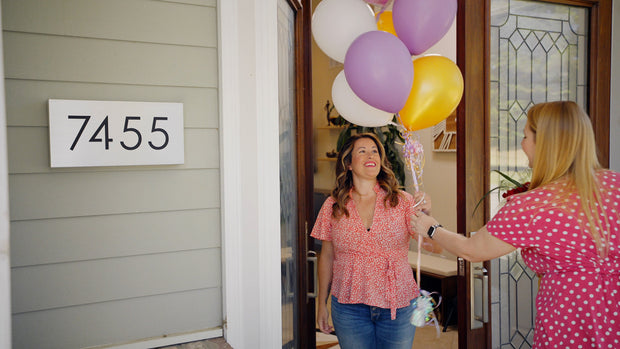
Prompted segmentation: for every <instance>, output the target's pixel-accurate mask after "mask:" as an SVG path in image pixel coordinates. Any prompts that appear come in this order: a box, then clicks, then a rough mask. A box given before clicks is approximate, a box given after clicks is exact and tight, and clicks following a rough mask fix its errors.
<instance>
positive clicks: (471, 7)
mask: <svg viewBox="0 0 620 349" xmlns="http://www.w3.org/2000/svg"><path fill="white" fill-rule="evenodd" d="M489 1H490V0H484V1H470V0H459V1H458V10H457V19H456V23H457V39H456V42H457V45H456V46H457V50H456V51H457V65H458V67H459V68H460V70H461V73H462V74H463V79H464V83H465V87H464V94H463V98H462V99H461V103H460V104H459V106H458V107H457V117H456V119H457V135H458V136H457V147H456V153H457V156H456V158H457V176H456V178H457V230H458V231H459V232H460V233H461V234H464V235H469V232H471V231H476V230H478V228H479V227H481V226H482V225H484V223H485V221H486V218H487V217H486V212H487V210H477V211H476V214H475V215H474V216H472V215H471V214H470V213H469V212H474V207H475V206H476V204H477V202H478V200H479V199H480V198H481V197H482V196H483V195H484V192H485V191H486V189H485V188H487V187H488V184H487V181H488V177H487V176H484V175H483V176H480V175H479V171H480V170H481V169H482V170H483V171H485V172H488V168H489V163H488V157H487V156H486V154H487V152H488V146H489V140H488V138H489V137H488V127H487V126H486V125H488V122H487V118H488V115H489V108H490V107H489V85H488V80H489V42H490V41H489V39H488V38H489V24H490V12H489V4H490V3H489ZM472 116H474V117H472ZM470 277H471V275H470V263H469V262H467V261H464V262H459V276H458V280H457V283H458V287H459V289H460V290H461V292H459V293H458V300H457V304H459V306H458V307H459V311H458V323H459V334H458V338H459V340H458V341H459V348H484V345H485V344H484V343H485V342H486V337H487V336H486V330H487V326H488V324H485V325H483V327H482V329H478V330H470V328H471V316H470V314H471V288H470V286H469V285H470V283H469V280H470ZM463 329H466V330H463ZM487 347H490V343H489V345H487Z"/></svg>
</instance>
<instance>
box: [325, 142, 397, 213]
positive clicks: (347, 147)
mask: <svg viewBox="0 0 620 349" xmlns="http://www.w3.org/2000/svg"><path fill="white" fill-rule="evenodd" d="M362 138H368V139H371V140H372V141H373V142H374V143H375V145H376V146H377V150H379V157H380V159H381V169H380V170H379V174H378V175H377V183H379V186H380V187H381V188H383V189H384V190H385V191H386V192H387V194H386V196H385V199H384V201H383V203H384V205H386V207H387V203H388V201H389V203H390V206H392V207H395V206H396V205H398V196H399V195H400V190H399V187H398V180H397V179H396V176H395V175H394V172H393V171H392V168H391V165H390V163H389V162H388V161H387V156H386V155H385V149H384V148H383V144H381V142H380V141H379V138H377V136H376V135H374V134H373V133H358V134H355V135H353V136H351V137H349V138H348V139H347V140H346V141H345V143H344V144H343V146H342V150H340V153H338V159H337V160H336V187H335V188H334V189H333V190H332V193H331V196H332V197H333V198H334V199H335V200H336V202H334V204H333V206H332V216H333V217H334V218H338V217H340V216H341V215H342V214H344V215H345V216H347V217H349V211H348V210H347V208H346V205H347V202H349V200H350V197H349V192H350V191H351V188H353V173H352V171H349V165H351V159H352V154H351V153H352V152H353V148H354V147H355V142H357V141H358V140H359V139H362Z"/></svg>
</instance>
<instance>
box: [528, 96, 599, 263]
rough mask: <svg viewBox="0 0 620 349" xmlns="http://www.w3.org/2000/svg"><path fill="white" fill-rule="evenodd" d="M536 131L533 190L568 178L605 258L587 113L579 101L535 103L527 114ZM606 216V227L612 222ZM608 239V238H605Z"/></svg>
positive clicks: (529, 125) (597, 184) (595, 168)
mask: <svg viewBox="0 0 620 349" xmlns="http://www.w3.org/2000/svg"><path fill="white" fill-rule="evenodd" d="M526 127H529V128H530V129H531V130H532V132H533V133H534V142H535V150H534V159H533V164H532V179H531V184H530V188H529V189H530V190H532V189H535V188H537V187H541V186H544V185H546V184H549V183H551V182H554V181H558V180H565V181H566V183H567V184H568V186H569V192H576V193H577V194H578V195H579V197H580V201H581V209H582V211H583V213H584V214H585V216H586V218H587V220H588V223H589V229H586V230H589V232H590V235H592V238H593V239H594V242H595V243H596V246H597V248H598V250H599V255H600V256H601V257H604V256H606V255H607V251H608V249H609V243H608V240H609V234H607V237H604V236H603V232H604V228H603V222H601V220H600V219H599V217H600V216H601V215H600V213H601V210H602V207H603V205H602V199H601V192H600V188H599V183H598V180H597V178H596V172H597V171H598V170H600V169H601V165H600V163H599V161H598V157H597V151H596V143H595V139H594V131H593V130H592V124H591V122H590V119H589V118H588V115H587V114H586V113H585V112H584V111H583V109H581V107H580V106H579V105H577V103H575V102H572V101H558V102H548V103H541V104H536V105H534V106H533V107H532V108H530V110H529V111H528V113H527V126H526ZM603 216H604V217H605V221H606V224H605V225H606V226H607V228H608V229H609V227H610V226H609V222H608V220H607V217H606V216H605V215H603ZM604 240H605V241H604Z"/></svg>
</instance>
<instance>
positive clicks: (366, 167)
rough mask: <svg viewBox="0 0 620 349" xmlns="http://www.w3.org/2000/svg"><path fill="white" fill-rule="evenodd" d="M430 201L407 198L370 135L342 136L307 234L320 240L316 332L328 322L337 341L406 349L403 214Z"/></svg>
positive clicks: (408, 278) (408, 233) (408, 279)
mask: <svg viewBox="0 0 620 349" xmlns="http://www.w3.org/2000/svg"><path fill="white" fill-rule="evenodd" d="M416 206H417V208H416ZM430 208H431V203H430V200H425V199H424V193H422V192H418V193H416V196H415V197H414V196H413V195H411V194H409V193H406V192H404V191H401V190H400V189H399V186H398V181H397V180H396V178H395V176H394V173H393V172H392V170H391V169H390V167H389V163H388V162H387V160H386V154H385V150H384V148H383V146H382V145H381V142H380V141H379V139H378V138H377V136H376V135H374V134H372V133H361V134H355V135H353V136H351V137H350V138H349V139H347V140H346V141H345V143H344V144H343V146H342V150H341V151H340V153H339V155H338V159H337V161H336V187H335V188H334V189H333V190H332V192H331V195H330V197H328V198H327V199H326V200H325V202H324V203H323V206H322V207H321V210H320V212H319V214H318V217H317V220H316V223H315V226H314V228H313V230H312V234H311V236H312V237H314V238H316V239H319V240H322V241H323V242H322V248H321V254H320V256H319V270H318V275H319V300H318V302H319V304H318V314H317V318H318V325H319V328H320V330H321V331H322V332H324V333H331V332H332V331H333V330H334V329H335V330H336V334H337V336H338V343H339V345H340V347H341V348H344V349H346V348H367V347H375V344H376V345H377V346H379V347H386V346H387V347H390V348H403V349H404V348H406V349H410V348H411V346H412V343H413V336H414V334H415V327H414V326H413V325H412V324H411V323H410V318H411V315H412V311H413V307H412V306H411V301H412V300H413V299H414V298H415V297H417V295H418V287H417V285H416V283H415V281H414V279H413V274H412V272H411V268H410V266H409V260H408V251H409V241H410V239H411V238H412V236H414V232H413V230H412V229H411V225H410V217H411V215H412V214H413V213H414V211H415V210H425V211H426V212H430ZM386 288H387V291H386ZM330 293H331V295H332V296H331V309H332V311H333V312H332V320H333V324H334V326H333V327H332V326H331V325H330V323H329V311H328V300H329V299H330V298H329V295H330ZM371 312H372V317H371Z"/></svg>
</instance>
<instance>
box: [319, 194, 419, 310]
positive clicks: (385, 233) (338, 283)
mask: <svg viewBox="0 0 620 349" xmlns="http://www.w3.org/2000/svg"><path fill="white" fill-rule="evenodd" d="M374 190H375V192H376V193H377V199H376V203H375V212H374V216H373V220H372V226H371V228H370V230H366V228H365V226H364V223H363V222H362V219H361V217H360V215H359V213H358V211H357V207H356V204H355V201H354V200H353V199H351V200H349V202H348V203H347V206H346V207H347V210H348V211H349V217H347V216H345V215H342V216H340V217H339V218H337V219H336V218H333V217H332V205H333V204H334V202H335V200H334V198H333V197H331V196H330V197H329V198H327V199H326V200H325V202H324V203H323V206H322V207H321V211H320V212H319V215H318V217H317V220H316V222H315V225H314V228H313V229H312V233H311V234H310V235H311V236H312V237H314V238H317V239H319V240H327V241H331V242H332V244H333V247H334V264H333V274H332V290H331V291H332V294H333V295H334V296H335V297H336V298H337V299H338V302H340V303H348V304H354V303H363V304H367V305H370V306H375V307H380V308H389V309H391V316H392V319H395V318H396V309H398V308H402V307H406V306H408V305H409V303H410V302H411V300H412V299H413V298H415V297H417V296H418V293H419V291H418V286H417V284H416V282H415V281H414V278H413V272H412V270H411V266H410V265H409V261H408V258H407V252H408V251H409V239H410V238H412V237H413V238H415V235H416V234H415V233H414V232H413V230H412V227H411V225H410V217H411V215H412V214H413V211H414V209H413V204H414V199H413V196H412V195H411V194H409V193H407V192H401V196H400V200H399V203H398V205H397V206H396V207H391V206H390V204H389V202H388V203H387V207H386V205H384V203H383V200H384V198H385V195H386V192H385V191H384V190H383V189H381V187H380V186H379V185H378V184H377V185H375V188H374ZM349 195H350V194H349Z"/></svg>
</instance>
